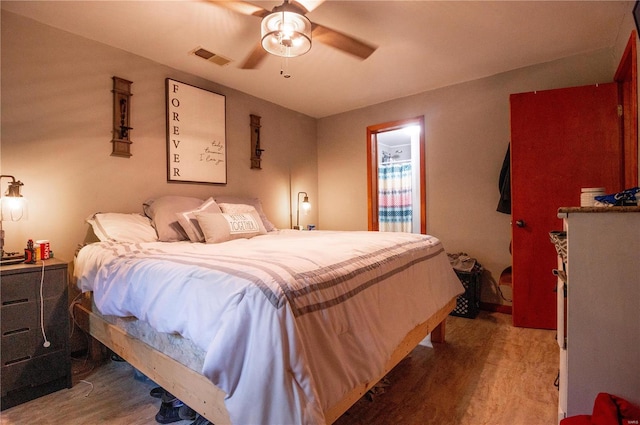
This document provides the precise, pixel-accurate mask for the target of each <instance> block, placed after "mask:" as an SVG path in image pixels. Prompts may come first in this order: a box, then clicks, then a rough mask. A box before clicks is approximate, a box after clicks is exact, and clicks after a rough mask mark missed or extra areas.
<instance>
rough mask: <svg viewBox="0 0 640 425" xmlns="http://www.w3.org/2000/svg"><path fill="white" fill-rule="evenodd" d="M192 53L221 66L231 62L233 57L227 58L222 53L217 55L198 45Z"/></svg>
mask: <svg viewBox="0 0 640 425" xmlns="http://www.w3.org/2000/svg"><path fill="white" fill-rule="evenodd" d="M191 53H192V54H194V55H196V56H198V57H201V58H202V59H205V60H207V61H209V62H213V63H215V64H216V65H220V66H225V65H227V64H228V63H229V62H231V59H229V58H225V57H224V56H221V55H217V54H215V53H213V52H210V51H208V50H207V49H203V48H202V47H197V48H196V49H194V50H193V51H192V52H191Z"/></svg>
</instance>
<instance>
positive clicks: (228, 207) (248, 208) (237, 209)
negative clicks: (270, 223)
mask: <svg viewBox="0 0 640 425" xmlns="http://www.w3.org/2000/svg"><path fill="white" fill-rule="evenodd" d="M218 206H219V207H220V210H222V211H221V212H223V213H225V214H242V213H248V212H254V211H255V212H258V211H257V210H256V207H254V206H253V205H249V204H227V203H222V204H218ZM258 215H260V213H258ZM262 224H264V222H263V223H262ZM266 228H267V227H266V226H265V229H266Z"/></svg>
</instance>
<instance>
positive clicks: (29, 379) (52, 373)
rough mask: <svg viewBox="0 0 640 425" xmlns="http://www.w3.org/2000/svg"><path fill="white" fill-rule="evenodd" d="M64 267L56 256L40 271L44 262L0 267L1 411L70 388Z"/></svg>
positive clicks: (66, 279) (45, 261)
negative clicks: (0, 300)
mask: <svg viewBox="0 0 640 425" xmlns="http://www.w3.org/2000/svg"><path fill="white" fill-rule="evenodd" d="M67 268H68V266H67V263H66V262H64V261H61V260H59V259H57V258H51V259H49V260H44V269H43V267H42V261H38V263H36V264H16V265H8V266H2V267H0V285H1V286H2V288H1V290H0V298H1V299H2V302H1V307H0V309H1V314H2V316H1V320H2V322H1V328H2V348H1V357H2V377H1V385H0V387H1V391H2V403H1V410H4V409H7V408H9V407H12V406H15V405H18V404H21V403H24V402H26V401H29V400H33V399H34V398H38V397H41V396H43V395H45V394H49V393H52V392H54V391H58V390H60V389H62V388H71V359H70V355H69V313H68V308H67V306H68V300H67V284H68V276H67V273H68V272H67ZM43 271H44V279H42V273H43ZM41 279H42V280H41ZM41 281H42V285H41ZM41 293H42V297H41V295H40V294H41ZM41 313H42V315H41ZM43 327H44V333H45V335H46V339H45V337H44V336H43ZM47 342H48V343H47Z"/></svg>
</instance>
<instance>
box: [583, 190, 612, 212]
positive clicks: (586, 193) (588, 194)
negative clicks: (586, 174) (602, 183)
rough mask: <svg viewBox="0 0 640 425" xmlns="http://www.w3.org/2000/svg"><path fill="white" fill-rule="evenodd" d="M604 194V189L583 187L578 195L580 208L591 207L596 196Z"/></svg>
mask: <svg viewBox="0 0 640 425" xmlns="http://www.w3.org/2000/svg"><path fill="white" fill-rule="evenodd" d="M605 193H606V192H605V190H604V187H583V188H582V192H581V193H580V206H581V207H593V206H594V205H595V198H596V196H602V195H604V194H605Z"/></svg>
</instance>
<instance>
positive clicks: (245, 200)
mask: <svg viewBox="0 0 640 425" xmlns="http://www.w3.org/2000/svg"><path fill="white" fill-rule="evenodd" d="M215 200H216V202H217V203H218V205H220V204H246V205H252V206H253V207H254V208H255V209H256V211H257V212H258V214H259V215H260V220H262V224H264V228H265V229H266V230H267V232H271V231H273V230H278V229H277V228H276V226H274V225H273V223H271V221H269V219H268V218H267V216H266V214H265V213H264V211H263V210H262V202H260V199H259V198H250V197H241V196H216V197H215Z"/></svg>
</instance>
